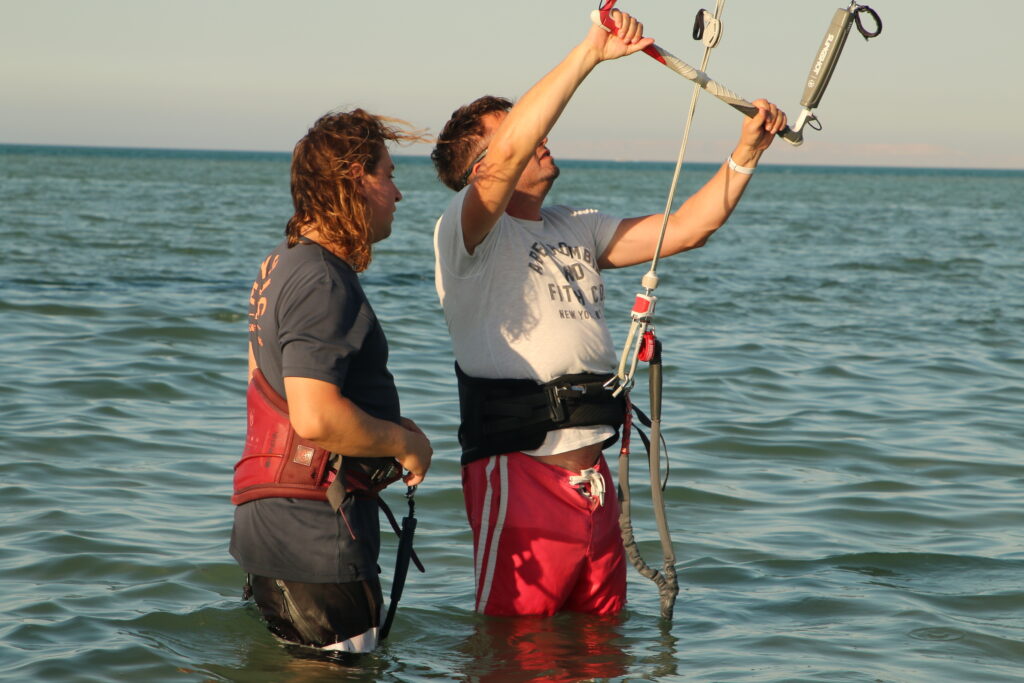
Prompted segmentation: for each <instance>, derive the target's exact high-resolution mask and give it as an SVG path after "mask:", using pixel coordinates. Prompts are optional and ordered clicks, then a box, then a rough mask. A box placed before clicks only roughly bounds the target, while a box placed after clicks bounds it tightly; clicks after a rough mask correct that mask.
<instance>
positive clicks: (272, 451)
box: [231, 370, 334, 505]
mask: <svg viewBox="0 0 1024 683" xmlns="http://www.w3.org/2000/svg"><path fill="white" fill-rule="evenodd" d="M245 399H246V413H247V418H248V420H247V424H248V426H247V429H246V434H245V449H244V450H243V451H242V457H241V459H240V460H239V461H238V462H237V463H235V495H233V496H232V497H231V502H232V503H234V504H235V505H241V504H242V503H248V502H249V501H250V500H256V499H257V498H305V499H307V500H323V501H326V500H327V488H328V487H329V486H330V485H331V482H332V481H333V480H334V470H333V469H331V468H330V467H328V464H329V461H330V459H331V454H330V453H329V452H328V451H326V450H324V449H323V448H318V447H317V446H315V445H313V443H311V442H309V441H306V440H305V439H303V438H302V437H300V436H299V435H298V434H296V433H295V429H293V428H292V423H291V421H290V420H289V419H288V403H287V402H286V401H285V399H284V397H282V396H281V395H280V394H278V393H277V392H276V391H274V388H273V387H272V386H270V382H268V381H267V378H266V377H264V376H263V373H262V372H260V371H259V370H256V371H255V372H254V373H253V375H252V380H251V381H250V382H249V390H248V391H247V392H246V396H245Z"/></svg>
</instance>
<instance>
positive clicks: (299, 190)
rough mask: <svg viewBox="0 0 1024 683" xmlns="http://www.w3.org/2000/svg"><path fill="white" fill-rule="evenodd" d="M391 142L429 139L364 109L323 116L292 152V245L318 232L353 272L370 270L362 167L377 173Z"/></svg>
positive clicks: (289, 229)
mask: <svg viewBox="0 0 1024 683" xmlns="http://www.w3.org/2000/svg"><path fill="white" fill-rule="evenodd" d="M388 141H392V142H422V141H425V138H424V136H423V135H422V133H421V131H416V130H413V129H412V127H411V126H410V124H408V123H407V122H405V121H402V120H400V119H392V118H387V117H384V116H374V115H373V114H370V113H368V112H366V111H364V110H362V109H353V110H352V111H350V112H341V113H339V112H332V113H329V114H325V115H324V116H321V117H320V118H319V119H318V120H317V122H316V123H314V124H313V127H312V128H310V129H309V131H308V132H307V133H306V135H305V136H304V137H303V138H302V139H301V140H299V141H298V142H297V143H296V144H295V150H294V151H293V153H292V179H291V187H292V203H293V204H294V206H295V213H294V215H293V216H292V217H291V218H290V219H289V220H288V225H287V227H286V228H285V231H284V233H285V235H286V236H287V237H288V245H289V246H295V245H296V244H297V243H298V242H299V238H300V237H301V236H302V234H303V233H305V232H308V231H309V230H314V229H315V230H316V231H317V233H318V235H319V238H320V239H321V240H323V241H324V242H325V243H326V244H328V245H329V246H330V247H332V249H333V250H334V251H336V252H337V253H338V254H339V255H340V256H341V257H342V258H344V259H345V260H346V261H347V262H348V263H349V265H351V266H352V269H353V270H355V271H356V272H360V271H363V270H365V269H366V267H367V266H368V265H369V264H370V246H371V245H370V216H369V212H368V210H367V206H366V197H365V195H364V194H363V192H362V189H361V187H360V185H359V177H360V172H359V170H358V169H359V168H361V169H362V173H367V174H372V173H374V171H375V170H376V168H377V164H378V163H380V160H381V157H382V156H383V154H384V150H385V149H386V147H385V145H386V143H387V142H388Z"/></svg>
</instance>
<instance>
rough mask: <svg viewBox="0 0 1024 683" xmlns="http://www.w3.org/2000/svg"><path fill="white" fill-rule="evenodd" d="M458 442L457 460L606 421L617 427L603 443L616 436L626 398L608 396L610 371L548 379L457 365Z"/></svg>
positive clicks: (529, 445)
mask: <svg viewBox="0 0 1024 683" xmlns="http://www.w3.org/2000/svg"><path fill="white" fill-rule="evenodd" d="M455 375H456V377H458V380H459V412H460V414H461V418H462V423H461V424H460V425H459V444H460V445H461V446H462V464H463V465H468V464H469V463H471V462H473V461H474V460H480V459H481V458H486V457H489V456H492V455H500V454H502V453H512V452H515V451H524V450H532V449H534V448H538V447H540V445H541V444H542V443H544V437H545V435H546V434H547V433H548V432H550V431H552V430H554V429H561V428H563V427H587V426H593V425H608V426H610V427H613V428H614V429H615V430H616V434H615V436H613V437H611V438H610V439H608V441H606V442H605V443H604V444H603V447H607V446H610V445H611V444H613V443H615V441H616V440H617V439H618V429H619V427H620V426H621V425H622V421H623V418H624V417H625V414H626V401H625V398H624V397H623V396H621V395H619V396H612V391H611V389H609V388H607V387H606V386H605V383H606V382H607V381H608V380H609V379H611V377H612V375H611V374H604V375H600V374H593V373H583V374H577V375H563V376H561V377H558V378H556V379H554V380H552V381H550V382H546V383H543V384H541V383H538V382H534V381H533V380H529V379H481V378H479V377H470V376H469V375H467V374H466V373H465V372H463V371H462V368H460V367H459V365H458V363H456V364H455Z"/></svg>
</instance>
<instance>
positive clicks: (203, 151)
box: [0, 142, 1024, 172]
mask: <svg viewBox="0 0 1024 683" xmlns="http://www.w3.org/2000/svg"><path fill="white" fill-rule="evenodd" d="M5 147H28V148H44V149H70V150H96V151H101V150H109V151H134V152H164V153H166V152H171V153H200V154H237V155H279V156H282V157H290V156H291V154H292V153H291V151H284V150H259V149H224V148H212V147H208V148H204V147H142V146H137V147H136V146H116V145H82V144H74V145H71V144H57V143H37V142H0V149H2V148H5ZM392 156H393V157H398V158H407V159H427V160H429V158H430V157H429V153H428V154H397V153H396V154H392ZM559 160H560V161H569V162H597V163H610V164H668V165H674V164H675V163H676V162H675V161H673V160H667V159H666V160H656V159H607V158H579V157H561V158H560V159H559ZM687 163H691V164H707V165H719V164H720V163H721V162H719V161H717V160H716V161H700V160H691V161H688V162H687ZM759 166H768V167H777V168H793V167H798V168H851V169H856V168H861V169H868V168H885V169H907V170H922V171H923V170H930V171H997V172H1007V171H1008V172H1024V168H1012V167H993V166H912V165H905V164H876V165H865V164H822V163H785V164H779V163H772V162H763V163H761V164H759Z"/></svg>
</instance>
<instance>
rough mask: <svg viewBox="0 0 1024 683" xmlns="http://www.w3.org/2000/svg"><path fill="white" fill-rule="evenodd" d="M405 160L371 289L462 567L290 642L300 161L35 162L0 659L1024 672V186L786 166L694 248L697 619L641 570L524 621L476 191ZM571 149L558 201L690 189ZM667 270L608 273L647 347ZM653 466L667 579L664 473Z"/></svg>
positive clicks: (986, 675)
mask: <svg viewBox="0 0 1024 683" xmlns="http://www.w3.org/2000/svg"><path fill="white" fill-rule="evenodd" d="M398 151H399V153H400V152H401V150H398ZM769 155H770V153H769ZM396 159H397V164H398V172H397V182H398V185H399V187H400V188H401V189H402V191H403V193H404V194H405V199H404V201H402V202H401V204H400V205H399V211H398V214H397V218H396V221H395V226H394V228H395V230H394V235H393V237H392V238H391V239H389V240H388V241H386V242H384V243H383V244H381V245H379V248H377V250H376V252H375V258H374V262H373V264H372V265H371V267H370V269H369V270H368V271H367V272H366V273H365V274H364V275H363V282H364V285H365V288H366V290H367V292H368V294H369V296H370V298H371V301H372V302H373V304H374V307H375V309H376V310H377V313H378V315H379V316H380V317H381V318H382V320H383V324H384V328H385V331H386V333H387V334H388V337H389V341H390V345H391V354H392V356H391V358H392V361H391V368H392V370H393V372H394V374H395V376H396V378H397V381H398V384H399V387H400V391H401V395H402V404H403V412H404V414H406V415H408V416H409V417H411V418H413V419H414V420H415V421H416V422H417V423H419V425H421V426H422V427H423V428H424V429H425V430H426V432H427V433H428V435H429V436H430V438H431V439H432V441H433V443H434V447H435V458H434V466H433V468H432V469H431V471H430V474H429V477H428V479H427V481H426V482H425V483H424V485H423V486H421V487H420V490H419V491H418V493H417V494H416V501H417V513H418V518H419V520H420V523H419V529H418V533H417V536H416V540H417V546H418V552H419V554H420V557H421V558H422V559H423V561H424V563H425V564H426V566H427V573H426V574H423V575H421V574H418V573H416V572H413V573H412V574H411V575H410V580H409V583H408V585H407V588H406V593H405V597H404V599H403V603H402V607H401V609H400V610H399V614H398V618H397V620H396V623H395V627H394V630H393V632H392V637H391V639H390V641H389V642H388V643H387V645H386V647H384V648H383V649H381V650H380V651H378V652H377V653H375V654H373V655H370V656H366V657H363V658H359V659H356V660H354V661H348V662H345V663H330V662H322V661H318V660H315V659H310V658H308V657H306V656H304V653H301V652H292V651H289V650H287V649H285V648H284V647H282V646H281V645H280V644H278V643H277V641H275V640H274V639H273V638H272V637H271V635H270V634H269V633H268V632H267V631H266V629H265V628H264V626H263V625H262V623H261V622H260V620H259V618H258V616H257V613H256V611H255V609H254V607H253V606H252V604H251V603H246V602H243V601H242V599H241V582H242V574H241V572H240V570H239V569H238V568H237V566H236V565H235V564H234V561H233V560H232V559H231V557H230V556H229V555H228V552H227V545H228V537H229V534H230V529H231V519H232V506H231V503H230V501H229V495H230V491H231V476H232V465H233V464H234V462H235V460H236V458H237V456H238V454H239V452H240V449H241V445H242V440H243V436H244V427H245V425H244V391H245V344H246V315H245V313H246V306H247V300H248V293H249V287H250V284H251V282H252V280H253V277H254V275H255V273H256V268H257V265H258V263H259V261H260V260H261V259H262V257H263V256H264V254H265V253H266V252H267V251H269V250H270V249H271V248H272V247H273V245H274V244H275V243H276V242H277V241H278V240H279V239H280V236H281V234H282V230H283V226H284V223H285V221H286V220H287V218H288V216H289V215H290V210H289V209H290V200H289V194H288V157H287V155H283V154H258V153H214V152H187V151H147V150H111V149H72V148H46V147H39V148H36V147H18V146H6V147H0V235H2V237H3V246H2V252H0V373H2V380H0V500H2V504H0V600H2V604H3V607H2V609H0V680H3V681H19V682H23V681H246V682H262V681H310V682H312V681H328V680H354V681H377V680H381V681H428V680H440V681H497V682H505V681H528V680H557V681H575V680H589V679H596V680H616V681H626V680H628V681H863V682H866V683H868V682H870V683H873V682H881V681H886V682H890V681H900V682H904V681H906V682H913V681H922V682H923V681H928V682H935V681H956V682H961V681H969V682H985V681H993V682H994V681H1020V680H1024V457H1022V456H1024V200H1022V195H1024V172H1021V171H978V170H907V169H891V168H884V169H883V168H832V167H829V168H824V167H783V166H771V165H765V166H763V167H762V168H761V169H759V171H758V173H757V176H756V178H755V179H754V182H753V184H752V185H751V187H750V188H749V191H748V192H747V195H746V197H745V198H744V200H743V202H742V203H741V205H740V207H739V208H738V209H737V211H736V212H735V213H734V215H733V216H732V218H731V220H730V221H729V223H728V225H727V226H726V227H725V228H724V229H722V230H721V231H720V232H719V233H718V234H717V235H715V237H714V238H713V239H712V240H711V241H710V242H709V244H708V245H707V246H706V247H705V248H703V249H699V250H697V251H693V252H690V253H687V254H682V255H679V256H676V257H673V258H670V259H667V260H664V261H662V263H661V265H660V267H659V274H660V275H661V278H662V283H661V285H660V287H659V288H658V291H657V294H658V295H659V303H658V308H657V318H656V323H657V332H658V335H659V337H660V338H661V339H662V341H663V343H664V363H665V374H666V385H665V415H664V432H665V437H666V440H667V443H668V447H669V453H670V462H671V474H670V476H669V481H668V487H667V489H666V504H667V508H668V518H669V521H670V525H671V528H672V533H673V538H674V541H675V549H676V554H677V557H678V568H679V580H680V586H681V590H680V594H679V599H678V602H677V604H676V613H675V619H674V620H673V621H672V622H671V623H664V622H662V621H661V620H660V619H659V616H658V598H657V592H656V590H655V588H654V586H653V584H651V583H650V582H649V581H647V580H646V579H644V578H643V577H641V576H640V575H639V574H637V573H636V572H634V571H633V570H632V569H630V579H629V581H630V583H629V591H630V592H629V605H628V609H627V610H626V611H625V612H624V613H623V614H622V615H621V617H619V618H615V619H610V620H609V619H605V620H601V619H595V618H592V617H587V616H580V615H560V616H558V617H555V618H551V619H523V620H514V619H513V620H508V619H486V618H483V617H480V616H478V615H476V614H475V613H474V612H473V610H472V593H473V584H472V571H473V570H472V561H471V546H470V541H471V538H470V532H469V530H468V527H467V525H466V522H465V519H464V513H463V508H462V496H461V491H460V486H459V465H458V449H457V443H456V438H455V428H456V424H457V415H458V407H457V400H456V392H455V385H454V381H453V380H454V378H453V374H452V357H451V351H450V346H449V341H448V337H447V332H446V328H445V324H444V321H443V317H442V314H441V311H440V308H439V306H438V303H437V299H436V295H435V292H434V285H433V265H432V255H431V233H432V230H433V224H434V220H435V218H436V216H437V215H438V214H439V212H440V211H441V209H442V208H443V206H444V204H445V203H446V201H447V199H448V197H449V193H448V191H447V190H446V189H444V188H442V187H441V186H440V185H439V184H438V183H437V182H436V181H435V180H434V178H433V174H432V172H431V168H430V166H429V165H428V163H427V162H426V161H425V160H424V159H422V158H414V157H401V156H398V157H396ZM766 161H767V162H768V163H769V164H770V156H769V157H767V158H766ZM562 166H563V174H562V177H561V179H560V180H559V181H558V183H557V184H556V188H555V190H554V192H553V193H552V195H551V197H550V200H551V201H553V202H556V203H568V204H573V205H576V206H594V207H599V208H601V209H604V210H606V211H608V212H610V213H613V214H618V215H639V214H644V213H651V212H657V211H660V210H661V209H662V208H663V206H664V203H665V196H666V193H667V190H668V185H669V183H670V181H671V177H672V165H671V164H654V163H648V164H639V163H635V164H630V163H611V162H607V163H602V162H564V163H563V164H562ZM711 171H712V168H711V167H710V166H706V165H700V164H693V165H690V166H687V167H686V168H685V169H684V172H683V176H682V183H681V188H680V196H685V195H686V194H687V193H688V192H690V191H692V190H693V189H694V188H695V187H697V186H699V185H700V184H701V183H703V181H704V180H705V179H706V178H707V177H708V176H709V175H710V173H711ZM645 270H646V269H645V268H644V267H635V268H630V269H625V270H620V271H612V272H608V273H607V284H608V297H607V301H606V312H607V317H608V319H609V321H610V324H611V326H612V331H613V335H614V336H615V339H616V343H619V344H621V343H622V342H623V341H624V333H625V331H626V329H627V325H628V322H629V310H630V307H631V304H632V298H633V294H634V293H635V292H636V291H639V286H640V285H639V283H640V277H641V276H642V274H643V273H644V271H645ZM645 383H646V373H645V372H644V373H642V374H641V376H640V378H639V386H638V390H637V391H635V392H634V395H635V396H636V399H637V402H638V403H639V404H640V405H641V407H645V406H646V402H647V399H646V397H645V395H644V391H643V390H641V389H642V387H643V386H644V384H645ZM631 473H632V476H631V480H632V483H633V495H634V497H635V500H634V508H633V518H634V524H635V526H636V531H637V534H638V537H639V540H640V546H641V550H642V551H643V553H644V554H645V556H646V557H647V559H648V561H650V562H651V563H652V564H654V565H656V566H657V565H660V548H659V544H658V539H657V533H656V527H655V525H654V521H653V512H652V509H651V505H650V502H649V490H648V488H647V487H646V485H645V484H644V482H646V462H645V461H644V459H643V458H640V457H636V456H634V459H633V464H632V468H631ZM403 492H404V489H402V490H398V489H396V490H389V491H388V492H386V494H385V495H386V497H387V499H388V500H389V501H390V502H391V504H392V507H393V508H394V509H395V510H396V511H399V512H400V511H402V510H404V499H403V497H402V493H403ZM384 538H385V548H384V551H383V554H382V561H381V564H382V566H383V572H384V587H385V592H387V590H388V588H389V585H390V583H389V581H390V573H391V567H392V563H393V551H394V547H395V543H394V537H393V536H391V535H390V534H385V535H384Z"/></svg>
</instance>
